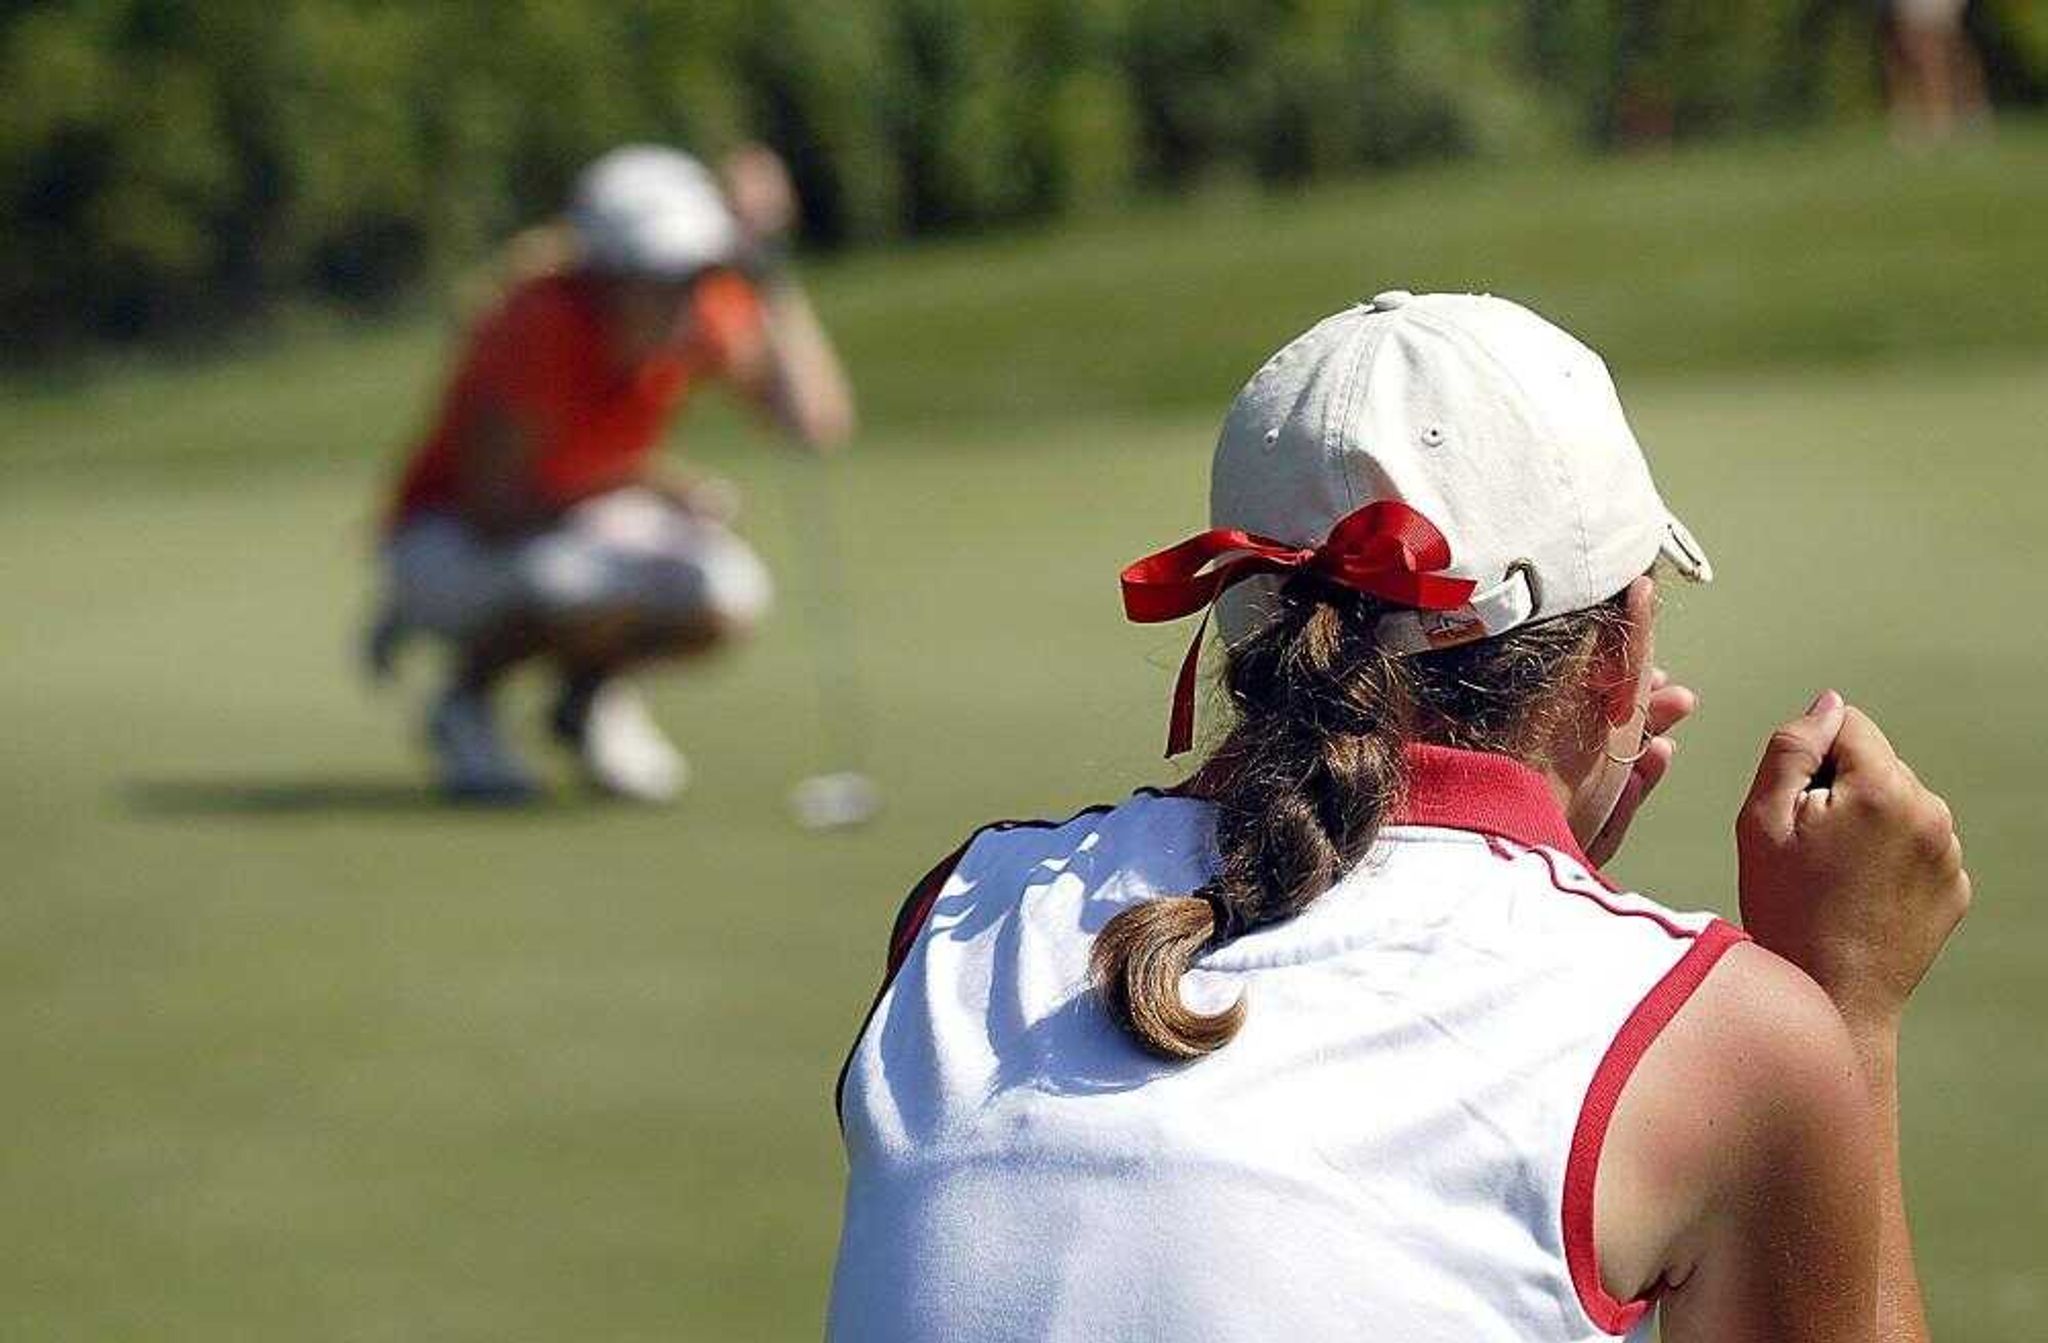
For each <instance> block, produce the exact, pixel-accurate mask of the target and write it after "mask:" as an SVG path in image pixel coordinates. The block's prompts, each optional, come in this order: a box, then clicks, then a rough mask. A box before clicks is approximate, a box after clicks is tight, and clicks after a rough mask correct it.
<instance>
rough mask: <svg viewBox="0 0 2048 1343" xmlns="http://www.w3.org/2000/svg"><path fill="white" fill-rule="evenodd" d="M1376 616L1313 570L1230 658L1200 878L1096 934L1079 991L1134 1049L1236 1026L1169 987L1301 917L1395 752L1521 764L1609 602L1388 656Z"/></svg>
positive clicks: (1373, 813)
mask: <svg viewBox="0 0 2048 1343" xmlns="http://www.w3.org/2000/svg"><path fill="white" fill-rule="evenodd" d="M1388 609H1389V608H1388V607H1387V606H1386V605H1385V604H1384V603H1382V602H1381V601H1379V600H1378V599H1377V598H1374V597H1371V596H1368V595H1366V594H1362V593H1358V592H1355V591H1352V590H1351V589H1348V588H1343V587H1340V586H1338V585H1336V584H1335V583H1332V582H1330V581H1329V580H1327V579H1325V578H1323V577H1321V576H1320V575H1317V574H1314V573H1303V574H1298V575H1296V576H1295V577H1293V578H1291V579H1289V580H1288V582H1287V583H1286V585H1285V586H1284V587H1283V588H1282V589H1281V592H1280V610H1279V613H1278V614H1277V615H1276V616H1275V618H1274V619H1273V620H1272V621H1271V622H1269V623H1268V624H1267V625H1266V626H1264V627H1263V628H1262V629H1260V630H1259V631H1258V632H1257V633H1255V634H1253V635H1252V636H1251V637H1250V638H1248V639H1246V640H1245V641H1243V642H1242V643H1240V644H1238V645H1236V646H1235V647H1233V648H1232V649H1231V650H1230V653H1229V659H1228V663H1227V665H1226V668H1225V672H1224V678H1223V684H1224V688H1225V691H1226V693H1227V695H1228V697H1229V699H1230V702H1231V706H1232V708H1233V709H1234V710H1235V711H1236V715H1237V723H1236V726H1235V727H1234V728H1233V729H1232V731H1231V734H1230V736H1229V738H1228V739H1226V741H1225V742H1224V743H1223V745H1222V747H1221V748H1219V750H1218V752H1217V755H1216V756H1215V757H1214V758H1212V761H1211V763H1212V765H1216V766H1218V769H1217V770H1216V774H1217V775H1218V776H1219V777H1218V781H1217V783H1216V785H1215V787H1214V788H1213V790H1212V791H1211V793H1210V797H1211V800H1212V801H1213V802H1214V803H1215V805H1216V847H1217V851H1218V853H1219V854H1220V855H1221V858H1222V862H1221V866H1220V867H1219V869H1218V872H1217V874H1216V876H1215V877H1214V878H1213V879H1212V880H1211V881H1209V882H1208V883H1207V884H1206V885H1204V886H1202V887H1200V888H1198V889H1197V890H1195V891H1192V892H1189V893H1188V894H1186V895H1177V896H1167V897H1163V898H1160V899H1155V900H1148V901H1145V902H1143V903H1142V904H1137V905H1133V906H1131V907H1130V908H1128V909H1125V910H1123V911H1121V912H1120V913H1118V914H1117V915H1116V916H1115V917H1113V918H1112V919H1110V921H1109V922H1108V924H1106V925H1105V926H1104V927H1103V929H1102V931H1101V932H1100V933H1099V934H1098V935H1097V936H1096V939H1095V946H1094V949H1093V951H1092V952H1091V954H1090V957H1089V972H1090V977H1091V979H1092V981H1093V983H1094V985H1095V987H1096V991H1097V992H1098V993H1099V994H1100V995H1101V998H1102V1001H1103V1003H1104V1005H1105V1006H1106V1007H1107V1008H1108V1010H1109V1012H1110V1015H1111V1016H1112V1017H1113V1018H1114V1019H1115V1020H1116V1022H1117V1023H1118V1024H1119V1025H1120V1026H1121V1027H1122V1028H1123V1029H1124V1030H1125V1031H1126V1032H1127V1033H1128V1034H1129V1035H1130V1036H1131V1038H1132V1039H1133V1040H1135V1041H1136V1042H1137V1044H1138V1045H1139V1046H1140V1047H1141V1048H1143V1049H1144V1050H1145V1051H1146V1052H1148V1053H1150V1054H1153V1055H1155V1056H1156V1057H1159V1058H1163V1059H1168V1060H1174V1061H1185V1060H1189V1059H1195V1058H1200V1057H1201V1056H1203V1055H1205V1054H1210V1053H1214V1052H1215V1051H1216V1050H1218V1049H1221V1048H1222V1047H1223V1046H1224V1045H1226V1044H1228V1043H1230V1041H1231V1040H1232V1039H1233V1038H1235V1037H1236V1035H1237V1032H1238V1030H1239V1028H1240V1027H1241V1026H1242V1025H1243V1024H1244V1019H1245V1012H1246V1004H1245V1002H1244V999H1243V998H1242V997H1240V998H1238V999H1237V1000H1236V1001H1234V1002H1232V1003H1231V1004H1230V1005H1229V1006H1228V1007H1226V1008H1223V1009H1222V1010H1220V1011H1217V1012H1210V1013H1204V1012H1199V1011H1196V1010H1195V1009H1193V1008H1191V1007H1189V1006H1188V1005H1187V1003H1186V1002H1185V1001H1184V1000H1183V999H1182V997H1181V992H1180V981H1181V977H1182V976H1183V975H1185V974H1186V973H1187V972H1188V970H1189V969H1190V968H1192V967H1193V965H1194V963H1195V961H1196V960H1197V959H1198V958H1199V957H1200V956H1201V955H1203V954H1204V953H1205V952H1207V951H1210V950H1213V949H1215V948H1217V947H1221V946H1224V945H1226V944H1227V943H1229V942H1230V941H1231V940H1233V939H1234V938H1236V937H1239V936H1241V935H1243V934H1245V933H1248V932H1252V931H1253V930H1255V929H1258V928H1262V927H1265V926H1266V925H1268V924H1272V923H1278V922H1280V921H1282V920H1284V919H1289V918H1292V917H1294V916H1295V915H1297V914H1299V913H1301V912H1302V911H1303V910H1305V909H1307V908H1308V907H1309V905H1311V904H1313V903H1314V902H1315V900H1316V899H1317V898H1318V897H1320V896H1321V895H1322V893H1323V892H1324V891H1326V890H1328V889H1329V888H1330V887H1331V886H1333V885H1335V884H1336V883H1337V882H1338V881H1339V880H1340V879H1341V878H1342V877H1343V876H1344V875H1345V873H1347V872H1349V871H1350V870H1351V869H1352V868H1353V867H1355V866H1356V865H1357V864H1358V863H1359V861H1360V860H1362V859H1363V858H1364V857H1365V855H1366V853H1367V851H1368V850H1369V849H1371V847H1372V844H1373V841H1374V839H1376V838H1377V837H1378V835H1379V831H1380V827H1381V826H1382V825H1383V824H1384V823H1385V820H1386V817H1387V816H1388V814H1389V813H1390V812H1392V811H1393V810H1394V808H1395V807H1396V806H1398V805H1399V802H1400V800H1401V797H1402V794H1403V793H1404V791H1405V790H1406V787H1407V765H1406V756H1405V754H1404V751H1403V748H1404V746H1405V745H1406V743H1407V742H1408V740H1410V739H1411V738H1415V737H1427V738H1431V739H1436V740H1443V741H1446V742H1448V743H1450V744H1454V745H1458V746H1464V747H1468V748H1472V749H1479V750H1494V751H1503V752H1507V753H1510V754H1516V755H1519V756H1524V757H1527V756H1529V755H1532V754H1535V753H1536V752H1537V751H1539V750H1540V749H1541V746H1542V743H1543V740H1544V739H1545V737H1546V734H1548V733H1549V732H1551V731H1552V730H1554V729H1555V728H1556V726H1557V725H1558V723H1559V721H1561V720H1560V719H1559V717H1558V714H1557V712H1555V711H1556V710H1560V709H1561V708H1562V707H1563V705H1562V703H1561V701H1562V698H1563V697H1562V696H1561V695H1560V694H1559V693H1558V692H1559V691H1562V690H1563V689H1565V688H1566V687H1567V686H1568V685H1572V684H1576V683H1578V682H1579V681H1580V680H1582V679H1583V672H1584V670H1585V667H1586V665H1587V660H1588V659H1589V658H1590V657H1591V656H1592V655H1593V652H1594V649H1595V647H1596V646H1597V643H1598V640H1599V639H1600V638H1601V637H1602V636H1603V632H1606V633H1611V632H1613V631H1616V630H1619V629H1621V628H1623V627H1625V624H1626V617H1625V616H1624V615H1623V608H1622V606H1621V599H1620V598H1619V597H1617V598H1616V599H1615V600H1614V601H1610V602H1608V603H1606V604H1604V605H1602V606H1598V607H1594V608H1591V609H1590V610H1586V611H1580V612H1574V613H1572V614H1570V615H1565V616H1559V617H1556V618H1554V619H1551V620H1547V621H1544V622H1541V623H1539V624H1534V625H1526V626H1523V627H1521V628H1519V629H1516V630H1512V631H1510V632H1508V633H1506V634H1503V635H1499V636H1497V637H1495V638H1491V639H1486V640H1482V641H1479V642H1476V643H1471V644H1465V645H1461V646H1459V647H1456V648H1450V649H1444V650H1440V651H1437V652H1433V653H1425V654H1418V655H1412V656H1404V655H1401V654H1396V653H1392V652H1389V651H1387V650H1385V649H1383V648H1381V647H1380V646H1379V644H1378V642H1377V639H1376V637H1375V630H1376V627H1377V624H1378V621H1379V618H1380V616H1382V615H1383V614H1385V613H1386V611H1387V610H1388Z"/></svg>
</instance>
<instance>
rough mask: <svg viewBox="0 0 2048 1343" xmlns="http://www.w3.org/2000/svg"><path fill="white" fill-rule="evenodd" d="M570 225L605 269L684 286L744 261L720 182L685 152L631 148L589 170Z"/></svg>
mask: <svg viewBox="0 0 2048 1343" xmlns="http://www.w3.org/2000/svg"><path fill="white" fill-rule="evenodd" d="M569 225H570V227H571V228H573V229H574V230H575V232H576V238H577V241H578V242H579V243H580V244H581V245H582V247H583V252H584V255H585V257H587V258H588V260H589V262H590V264H591V265H592V266H594V267H595V268H597V269H598V270H603V271H610V272H613V273H617V274H628V275H650V276H660V277H669V278H677V279H680V278H682V277H685V276H688V275H691V274H693V273H694V272H696V271H699V270H702V269H703V268H704V267H706V266H718V265H725V264H728V263H730V262H731V261H733V260H734V258H736V257H737V256H738V255H739V251H740V245H741V237H740V226H739V221H738V220H737V219H735V218H734V217H733V213H732V209H731V207H730V206H728V205H727V204H726V201H725V193H724V192H723V191H721V190H720V189H719V186H718V180H717V179H716V178H714V177H713V176H712V175H711V172H710V170H709V169H707V168H706V167H705V166H704V165H703V164H702V163H699V162H698V161H697V160H696V159H694V158H692V157H690V156H689V155H688V154H685V153H683V152H682V151H681V150H678V149H669V148H666V147H664V146H661V145H626V146H623V147H621V148H619V149H614V150H612V151H611V152H610V153H608V154H606V155H605V156H604V157H603V158H600V159H599V160H597V162H595V163H593V164H591V165H590V166H589V167H588V168H585V169H584V170H583V175H582V176H581V177H580V178H578V179H577V182H576V194H575V197H574V199H573V200H572V201H571V203H570V206H569Z"/></svg>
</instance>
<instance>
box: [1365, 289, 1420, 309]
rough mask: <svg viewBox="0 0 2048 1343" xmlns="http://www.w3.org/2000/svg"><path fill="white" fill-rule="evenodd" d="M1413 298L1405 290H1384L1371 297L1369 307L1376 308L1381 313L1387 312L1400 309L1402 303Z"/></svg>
mask: <svg viewBox="0 0 2048 1343" xmlns="http://www.w3.org/2000/svg"><path fill="white" fill-rule="evenodd" d="M1414 297H1415V295H1413V294H1411V293H1409V292H1408V291H1407V290H1405V289H1386V290H1382V291H1381V292H1379V293H1377V294H1374V295H1373V296H1372V304H1371V306H1373V307H1375V308H1378V309H1379V310H1380V311H1381V312H1387V311H1390V310H1392V309H1394V308H1398V307H1400V306H1401V305H1402V304H1403V303H1406V302H1407V301H1408V300H1409V299H1411V298H1414Z"/></svg>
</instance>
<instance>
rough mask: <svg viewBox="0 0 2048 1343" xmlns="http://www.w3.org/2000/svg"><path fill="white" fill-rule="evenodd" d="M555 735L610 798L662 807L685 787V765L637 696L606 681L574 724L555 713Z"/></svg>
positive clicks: (687, 769) (617, 683)
mask: <svg viewBox="0 0 2048 1343" xmlns="http://www.w3.org/2000/svg"><path fill="white" fill-rule="evenodd" d="M554 727H555V734H556V735H557V736H558V737H560V738H561V739H562V740H563V741H564V742H566V743H567V744H569V745H571V746H573V747H575V749H576V754H577V757H578V759H580V760H581V761H582V762H583V772H584V774H585V775H587V776H588V777H589V779H590V781H591V783H593V784H594V785H596V786H597V787H598V788H599V789H601V790H602V791H604V792H607V793H610V794H611V795H612V796H613V797H622V798H627V799H629V800H631V801H634V802H668V801H672V800H673V799H674V798H675V796H676V794H678V793H680V792H682V791H683V788H684V787H685V786H686V785H687V784H688V783H689V781H690V763H689V761H687V760H685V759H684V758H683V753H682V752H681V751H678V750H677V749H676V748H675V746H674V745H673V744H672V743H671V742H670V741H669V739H668V738H667V737H665V736H663V735H662V731H661V729H660V728H659V727H656V726H655V723H654V719H653V717H652V716H651V715H650V714H649V713H648V712H647V702H646V701H645V700H643V699H641V698H640V693H639V692H638V691H636V690H634V689H633V687H631V686H629V685H627V684H625V683H624V682H621V681H607V682H605V683H604V684H603V685H602V686H600V687H598V690H597V693H595V694H594V695H592V696H591V697H590V700H589V707H588V708H587V709H585V710H584V712H583V713H582V715H581V716H580V719H573V718H566V717H565V716H564V715H563V714H562V713H561V712H560V711H558V712H557V714H556V717H555V722H554Z"/></svg>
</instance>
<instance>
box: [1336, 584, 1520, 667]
mask: <svg viewBox="0 0 2048 1343" xmlns="http://www.w3.org/2000/svg"><path fill="white" fill-rule="evenodd" d="M1535 614H1536V592H1535V589H1534V588H1533V587H1532V586H1531V585H1530V582H1529V575H1528V573H1527V571H1526V570H1525V569H1524V568H1523V567H1522V566H1521V565H1519V564H1518V565H1516V566H1515V567H1514V568H1512V569H1510V570H1508V576H1507V577H1506V578H1504V579H1502V580H1501V581H1500V582H1498V583H1496V584H1494V585H1493V586H1492V587H1490V588H1488V589H1487V590H1486V591H1484V592H1480V593H1475V594H1473V596H1472V598H1471V599H1470V600H1469V601H1467V602H1465V603H1464V604H1462V605H1460V606H1458V607H1456V608H1454V609H1452V610H1449V611H1389V612H1388V613H1387V614H1386V615H1383V616H1381V617H1380V622H1379V625H1378V626H1377V627H1376V628H1375V629H1374V631H1373V633H1374V637H1375V638H1377V639H1378V640H1379V643H1380V647H1382V648H1385V649H1387V650H1389V651H1390V652H1395V653H1427V652H1430V651H1432V650H1433V649H1438V648H1454V647H1456V646H1457V645H1459V644H1468V643H1471V642H1473V641H1474V640H1477V639H1486V638H1491V637H1492V636H1493V635H1496V634H1505V633H1506V632H1507V631H1509V630H1511V629H1513V628H1515V626H1517V625H1522V624H1526V623H1527V622H1528V620H1529V618H1530V617H1531V616H1533V615H1535Z"/></svg>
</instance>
